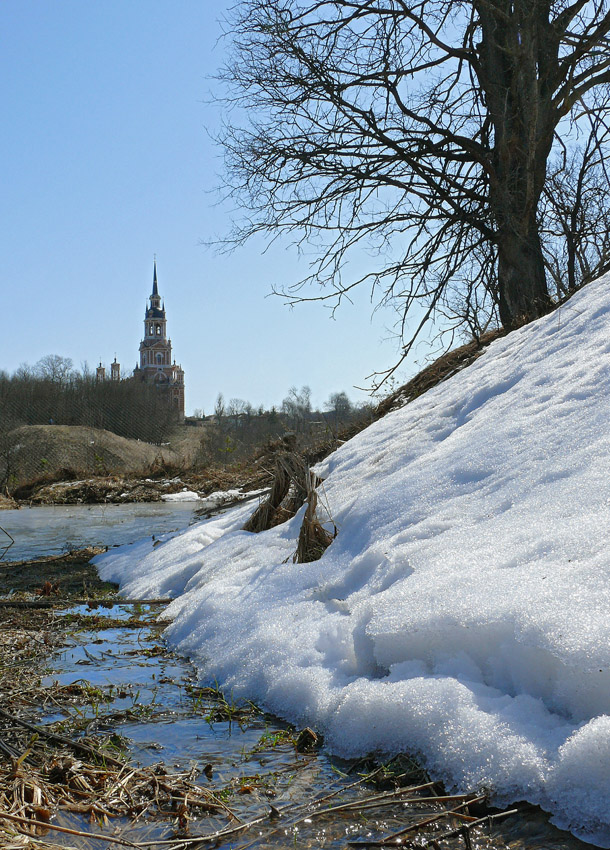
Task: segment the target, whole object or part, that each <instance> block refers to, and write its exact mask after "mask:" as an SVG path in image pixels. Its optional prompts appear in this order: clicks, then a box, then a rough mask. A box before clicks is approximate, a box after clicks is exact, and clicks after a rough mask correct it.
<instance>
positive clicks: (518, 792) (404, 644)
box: [97, 276, 610, 847]
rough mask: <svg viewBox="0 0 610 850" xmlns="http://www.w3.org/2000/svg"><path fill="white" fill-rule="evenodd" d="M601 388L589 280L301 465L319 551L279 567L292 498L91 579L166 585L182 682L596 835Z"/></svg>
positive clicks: (605, 829) (115, 561) (601, 808)
mask: <svg viewBox="0 0 610 850" xmlns="http://www.w3.org/2000/svg"><path fill="white" fill-rule="evenodd" d="M609 389H610V276H606V277H605V278H602V279H600V280H599V281H597V282H596V283H594V284H590V285H589V286H588V287H586V288H585V289H584V290H582V291H581V292H580V293H578V294H577V295H576V296H574V297H573V298H572V299H571V300H570V301H569V302H568V303H567V304H566V305H564V306H563V307H562V308H561V309H559V310H558V311H556V312H555V313H553V314H552V315H550V316H547V317H545V318H543V319H541V320H539V321H538V322H536V323H534V324H531V325H529V326H527V327H525V328H522V329H521V330H519V331H515V332H514V333H512V334H510V335H509V336H508V337H506V338H504V339H501V340H497V341H496V342H494V343H493V344H492V345H491V346H490V347H489V349H488V351H487V352H486V353H485V354H484V355H483V356H482V357H481V358H480V359H479V360H478V361H476V362H475V363H474V364H473V365H472V366H470V367H469V368H467V369H465V370H464V371H463V372H460V373H459V374H457V375H455V376H453V377H452V378H451V379H450V380H448V381H446V382H445V383H443V384H441V385H439V386H437V387H435V388H434V389H433V390H431V391H429V392H428V393H426V394H425V395H424V396H422V397H421V398H419V399H417V400H416V401H414V402H412V403H411V404H409V405H407V406H406V407H405V408H403V409H402V410H399V411H396V412H395V413H392V414H389V415H388V416H386V417H385V418H384V419H382V420H381V421H379V422H377V423H375V424H374V425H372V426H371V427H369V428H368V429H367V430H366V431H364V432H362V433H361V434H360V435H358V436H357V437H355V438H354V439H352V440H350V441H349V442H348V443H346V444H345V445H343V446H342V447H341V448H340V449H339V450H338V451H336V452H335V453H334V454H333V455H331V456H330V457H329V458H328V459H327V460H326V461H325V462H324V463H323V464H321V465H320V466H319V467H318V469H317V472H318V475H320V476H321V477H323V478H324V479H325V481H324V484H323V486H322V488H321V490H320V499H321V502H323V503H324V504H326V505H327V507H328V511H329V512H330V514H331V515H332V520H333V522H334V523H335V524H336V526H337V528H338V535H337V538H336V539H335V540H334V542H333V543H332V545H331V546H330V547H329V548H328V549H327V551H326V552H325V554H324V555H323V557H322V558H321V560H319V561H317V562H315V563H313V564H293V563H292V554H293V552H294V551H295V548H296V540H297V537H298V531H299V526H300V523H301V521H302V514H303V510H302V511H301V512H300V513H299V514H298V515H297V516H296V517H295V518H294V519H293V520H291V521H289V522H287V523H285V524H284V525H282V526H279V527H277V528H275V529H272V530H271V531H269V532H265V533H262V534H258V535H257V534H250V533H247V532H245V531H242V530H240V529H241V527H242V526H243V524H244V522H245V520H246V518H247V516H248V515H249V514H250V513H251V512H252V510H253V506H252V504H246V505H240V506H239V507H238V508H236V509H234V510H233V511H230V512H228V513H227V514H225V515H224V516H221V517H217V518H214V519H212V520H208V521H206V522H202V523H199V524H197V525H195V526H193V527H191V528H189V529H187V530H186V531H184V532H183V533H180V534H178V535H176V536H174V537H173V538H172V539H170V540H168V541H167V542H165V543H163V544H162V545H160V546H158V547H157V548H156V549H154V550H153V551H150V552H148V554H146V553H145V552H144V551H140V549H139V548H138V547H139V545H140V544H138V545H136V546H134V547H127V548H125V547H123V548H122V549H121V548H119V549H118V550H114V551H111V552H109V553H107V554H106V555H102V556H100V557H98V559H97V561H98V564H99V571H100V575H101V576H102V578H104V579H110V580H113V581H119V582H120V583H121V585H122V588H123V591H124V592H125V593H127V594H129V595H133V596H136V597H143V596H147V595H148V596H163V595H166V594H169V595H171V596H173V597H175V599H174V601H173V602H172V603H171V605H170V606H169V608H168V609H167V610H166V611H165V612H164V616H169V617H171V618H172V620H173V622H172V624H171V625H170V626H169V628H168V630H167V633H166V634H167V636H168V638H169V639H170V641H171V642H172V643H173V644H176V645H177V646H178V647H179V648H180V650H181V651H183V652H187V653H188V654H190V655H191V657H193V658H194V659H195V661H196V663H197V664H198V666H199V670H200V673H201V676H202V678H205V679H217V680H218V681H219V683H220V684H221V686H223V687H225V688H228V689H232V690H233V693H234V694H236V695H243V696H247V697H248V698H250V699H254V700H257V701H259V702H260V703H262V704H263V705H264V706H266V707H267V708H268V709H270V710H272V711H274V712H276V713H278V714H281V715H283V716H285V717H287V718H289V719H291V720H293V721H294V722H295V723H297V724H305V723H307V724H311V725H315V726H316V728H318V729H321V730H322V731H323V732H324V734H325V735H326V741H327V743H328V744H329V745H330V746H331V748H332V749H333V750H334V751H335V752H337V753H338V754H340V755H344V756H354V755H358V754H362V753H366V752H370V751H379V752H382V753H393V752H396V751H401V750H402V751H408V752H411V753H418V754H419V755H420V756H421V757H422V758H423V759H424V761H425V763H426V765H427V767H428V768H429V769H430V770H431V771H432V773H433V774H434V775H435V776H437V777H440V778H443V779H444V780H445V781H446V783H447V784H448V786H449V787H451V788H456V789H461V790H472V789H474V788H480V787H486V788H489V789H491V790H492V791H493V793H494V795H495V799H496V800H497V801H498V802H499V803H509V802H511V801H514V800H519V799H527V800H529V801H531V802H533V803H537V804H539V805H541V806H542V807H543V808H545V809H546V810H548V811H550V812H552V813H553V816H554V822H555V823H556V824H557V825H559V826H561V827H564V828H566V829H569V830H571V831H572V832H573V833H574V834H576V835H578V836H579V837H581V838H584V839H585V840H588V841H591V842H593V843H596V844H599V845H600V846H602V847H610V716H609V715H610V640H609V637H610V620H609V614H610V569H609V567H610V546H609V543H608V529H609V525H610V393H609ZM148 545H149V544H148ZM149 548H150V546H149Z"/></svg>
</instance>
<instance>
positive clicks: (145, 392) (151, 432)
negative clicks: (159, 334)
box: [0, 354, 176, 443]
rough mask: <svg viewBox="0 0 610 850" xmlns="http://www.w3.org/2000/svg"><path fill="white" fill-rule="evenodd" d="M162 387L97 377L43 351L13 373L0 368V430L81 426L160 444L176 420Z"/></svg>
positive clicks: (66, 358)
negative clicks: (36, 357) (29, 426)
mask: <svg viewBox="0 0 610 850" xmlns="http://www.w3.org/2000/svg"><path fill="white" fill-rule="evenodd" d="M175 421H176V420H175V414H174V413H173V411H172V409H171V407H170V405H169V403H168V400H167V398H166V395H165V392H164V388H162V387H157V386H152V385H150V384H146V383H143V382H140V381H135V380H131V379H127V380H122V381H112V380H103V381H100V380H97V379H96V377H95V375H94V374H92V373H91V371H90V370H89V369H88V368H87V367H86V366H85V367H84V368H83V370H82V372H79V371H77V370H76V369H74V367H73V364H72V360H71V359H70V358H69V357H60V356H59V355H55V354H53V355H47V356H46V357H43V358H42V359H41V360H39V361H38V363H36V364H35V365H34V366H29V365H27V364H23V365H22V366H20V367H19V368H18V369H17V370H16V371H15V373H14V374H13V375H8V374H7V373H6V372H0V433H4V434H5V433H7V432H9V431H11V430H13V429H15V428H17V427H19V426H20V425H48V424H56V425H85V426H88V427H91V428H104V429H106V430H108V431H112V432H113V433H115V434H118V435H119V436H121V437H129V438H132V439H137V440H143V441H145V442H148V443H161V442H164V441H165V440H166V438H167V437H168V436H169V433H170V431H171V429H172V427H173V426H174V424H175Z"/></svg>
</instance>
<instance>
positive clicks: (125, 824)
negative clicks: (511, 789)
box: [0, 550, 560, 850]
mask: <svg viewBox="0 0 610 850" xmlns="http://www.w3.org/2000/svg"><path fill="white" fill-rule="evenodd" d="M90 552H91V550H83V551H81V552H73V553H70V554H69V555H67V556H65V557H63V558H53V557H48V556H46V557H43V558H39V559H36V560H35V561H30V562H21V563H18V564H16V563H14V564H12V565H9V564H6V565H5V568H11V569H12V570H13V578H14V577H15V576H16V574H17V573H18V574H19V579H20V584H19V586H18V588H17V589H15V590H14V592H13V593H12V594H11V596H10V597H7V596H2V597H0V705H1V706H2V708H0V799H1V800H2V805H1V806H0V810H1V811H0V843H1V844H2V846H3V847H5V848H7V850H8V848H10V850H17V848H19V849H20V850H23V848H31V850H33V848H48V850H51V848H59V847H63V848H73V850H84V849H85V848H90V847H92V846H95V847H97V848H99V850H111V848H116V847H119V846H138V847H147V848H151V847H154V846H155V845H156V844H158V843H162V846H164V847H165V848H167V850H189V848H194V847H198V846H200V845H201V843H202V842H204V844H203V846H211V845H214V846H230V847H240V848H246V847H253V848H254V847H259V848H263V847H264V848H277V850H280V848H284V847H286V846H287V845H290V846H292V845H294V846H299V847H303V848H308V847H310V848H314V847H316V848H317V847H320V846H325V847H345V846H346V842H347V846H350V847H363V848H368V847H370V846H389V845H390V844H391V846H401V845H404V843H405V842H406V841H408V840H410V839H411V838H412V837H414V836H415V835H418V836H419V839H418V840H419V841H420V843H421V846H424V847H425V846H431V845H432V844H433V843H434V842H435V841H438V840H441V839H442V838H443V837H445V839H446V841H447V844H446V845H445V846H447V847H452V846H453V847H455V848H458V847H460V846H463V842H464V840H466V841H467V846H472V847H474V848H483V847H485V848H490V849H491V850H493V848H497V850H502V848H504V847H506V841H505V840H504V833H503V830H504V829H505V826H504V825H503V824H504V822H503V821H502V820H500V819H497V818H496V819H494V812H492V811H491V810H489V809H487V808H486V807H485V799H484V796H483V795H474V794H460V795H447V794H446V793H445V792H444V789H443V788H442V787H441V786H440V785H438V784H437V783H435V782H433V781H431V780H429V779H428V777H426V776H425V775H424V774H423V772H422V771H421V769H420V768H419V767H418V765H417V764H416V763H415V762H413V761H412V760H410V759H408V758H406V757H400V758H397V759H394V760H393V761H392V762H391V763H388V764H380V763H374V762H373V761H371V760H366V759H364V760H358V761H352V762H344V761H337V760H334V759H332V760H331V758H330V756H329V754H327V753H326V752H325V751H323V750H321V749H320V746H319V744H320V741H319V740H317V736H316V735H315V733H314V732H313V731H311V730H301V731H299V730H295V729H294V728H293V727H290V726H288V725H287V724H283V723H281V722H280V721H277V720H276V719H275V718H273V717H270V716H268V715H264V714H263V713H262V712H260V711H259V710H258V709H257V708H256V706H254V705H253V704H252V703H249V702H247V701H244V702H241V703H236V702H234V701H233V700H232V699H230V698H228V697H227V698H225V696H223V695H222V693H220V692H219V691H218V689H216V688H210V687H200V686H199V685H198V681H197V678H196V675H195V671H194V669H193V668H192V666H191V665H190V663H189V662H188V661H187V660H186V659H183V658H180V657H179V656H177V655H175V654H174V653H172V652H170V651H169V650H168V648H167V646H166V644H165V642H164V641H163V639H162V637H161V634H160V629H161V628H162V625H163V623H162V622H159V621H158V616H159V614H161V616H162V612H163V608H162V605H161V604H160V603H159V602H157V603H154V602H148V603H142V602H140V601H131V602H130V601H127V600H124V599H119V598H117V597H116V594H115V590H116V588H115V587H113V586H111V585H109V584H108V583H105V582H101V581H100V580H99V579H98V578H97V576H96V574H95V569H94V567H92V566H91V564H88V562H87V556H88V555H89V554H90ZM51 569H53V570H57V571H58V587H57V588H56V589H54V590H53V591H52V592H50V593H49V594H48V595H46V592H45V590H44V587H45V584H44V582H43V579H44V581H45V582H46V581H47V580H48V578H45V577H48V576H49V575H50V572H49V570H51ZM71 574H73V575H72V578H70V576H71ZM41 582H43V583H42V584H41ZM82 582H84V583H85V584H86V590H87V593H88V596H89V598H88V601H87V603H86V604H83V600H82V598H81V597H82V594H83V584H82ZM2 586H3V587H5V586H6V585H5V584H4V581H3V580H2ZM481 815H482V816H483V817H480V816H481ZM537 829H539V826H537ZM529 831H530V833H531V826H530V827H529ZM490 833H493V836H492V837H490ZM511 846H526V845H525V844H522V843H521V844H519V843H517V844H516V845H515V844H513V845H511ZM531 846H534V845H531ZM556 846H560V845H556Z"/></svg>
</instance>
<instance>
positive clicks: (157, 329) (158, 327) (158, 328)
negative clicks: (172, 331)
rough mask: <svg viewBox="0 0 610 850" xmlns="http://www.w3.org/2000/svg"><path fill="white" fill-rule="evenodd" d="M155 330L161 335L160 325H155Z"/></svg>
mask: <svg viewBox="0 0 610 850" xmlns="http://www.w3.org/2000/svg"><path fill="white" fill-rule="evenodd" d="M156 332H157V336H161V325H157V327H156Z"/></svg>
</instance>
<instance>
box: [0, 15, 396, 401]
mask: <svg viewBox="0 0 610 850" xmlns="http://www.w3.org/2000/svg"><path fill="white" fill-rule="evenodd" d="M231 3H232V0H231V2H229V1H228V2H224V0H218V2H217V0H128V2H126V0H97V2H87V1H86V0H2V2H0V33H1V44H2V50H1V51H0V70H1V79H2V132H1V133H0V169H1V186H2V190H1V192H0V217H1V228H0V291H1V293H2V306H3V311H2V312H3V322H2V326H3V329H2V336H1V342H0V369H5V370H6V371H8V372H13V371H14V370H15V369H16V368H17V367H18V365H19V364H20V363H23V362H27V363H30V364H33V363H35V362H36V361H37V360H38V359H39V358H40V357H42V356H44V355H45V354H60V355H62V356H66V357H71V358H72V359H73V361H74V364H75V366H77V367H79V368H80V367H81V366H82V365H83V364H84V363H85V362H87V363H88V364H89V366H90V367H94V366H95V365H97V362H99V361H100V360H101V361H102V362H104V363H106V364H109V363H110V362H111V360H112V359H113V357H114V356H115V355H116V357H117V359H118V360H119V362H120V363H121V364H122V366H123V371H124V373H125V371H129V372H130V371H131V370H132V369H133V367H134V366H135V364H136V360H137V358H138V345H139V342H140V339H141V337H142V331H143V318H144V309H145V302H146V298H147V297H148V295H149V294H150V291H151V287H152V269H153V255H154V254H156V255H157V266H158V277H159V292H160V294H161V295H162V296H163V297H164V298H165V306H166V310H167V319H168V333H169V336H170V337H171V339H172V344H173V352H174V355H175V357H176V360H177V361H178V362H179V363H181V364H182V366H183V368H184V370H185V373H186V376H185V379H186V388H187V391H186V408H187V413H189V412H191V411H192V410H193V409H194V408H203V409H204V410H205V412H206V413H210V412H212V408H213V404H214V400H215V398H216V396H217V394H218V393H219V392H222V393H223V394H224V396H225V399H227V400H228V399H230V398H234V397H237V398H243V399H247V400H249V401H251V402H252V403H253V404H264V405H265V406H271V405H272V404H279V403H281V400H282V398H283V397H284V396H285V395H286V394H287V391H288V389H289V387H290V386H291V385H296V386H299V387H300V386H301V385H303V384H309V385H310V386H311V388H312V391H313V400H314V403H316V404H323V402H324V401H325V400H326V399H327V398H328V396H329V394H330V393H331V392H333V391H337V390H345V391H346V392H347V393H348V395H350V397H351V398H353V399H362V398H364V397H365V396H364V395H363V394H362V393H358V392H357V391H355V390H354V389H353V386H354V385H362V384H363V383H364V381H365V378H366V376H367V375H368V374H369V373H370V372H372V371H373V370H375V369H381V368H384V367H387V366H388V365H390V364H391V363H392V362H394V360H395V358H396V352H397V347H396V342H395V341H394V340H392V339H391V338H390V334H389V332H388V330H387V328H389V327H390V325H391V323H392V321H393V318H392V315H391V314H390V313H387V312H386V313H385V314H382V313H379V314H377V315H376V316H375V317H374V318H373V319H372V320H371V308H370V304H369V303H368V299H367V293H364V292H363V293H362V295H361V297H360V298H359V300H358V302H357V303H356V304H354V305H353V306H350V305H346V306H345V307H343V308H342V309H341V310H340V312H339V314H338V316H337V318H336V320H334V321H333V320H332V319H330V318H329V314H328V310H326V309H325V308H324V307H323V306H321V305H303V306H301V307H298V308H295V309H290V308H289V307H287V306H286V305H285V304H284V303H282V301H281V300H280V299H279V298H278V297H274V296H270V295H269V294H270V291H271V287H272V286H273V285H274V284H275V285H282V284H289V283H291V282H294V281H295V280H298V279H299V278H300V277H303V276H304V274H305V273H306V268H305V265H304V264H303V265H300V264H299V262H298V258H297V257H296V254H295V253H294V252H293V251H289V250H286V249H285V248H275V249H273V250H271V251H270V252H268V253H267V254H262V252H261V249H262V247H264V246H263V245H262V244H251V245H248V246H246V247H244V248H242V249H239V250H237V251H235V252H234V253H233V254H231V255H229V256H226V255H219V254H218V253H216V252H215V251H213V250H210V249H208V248H206V247H204V246H203V244H202V243H203V242H205V241H206V240H209V239H210V238H213V237H214V236H218V235H223V234H226V232H227V231H228V228H229V224H230V218H229V211H228V210H227V209H226V208H225V207H224V206H222V205H221V206H218V204H217V199H216V196H215V195H214V194H213V191H212V190H213V188H214V187H215V186H216V185H217V184H218V174H219V172H220V171H221V169H222V160H221V152H220V150H219V149H218V148H217V147H216V146H215V144H214V143H213V142H212V141H211V139H210V136H209V132H210V131H212V132H213V130H214V128H215V127H217V126H218V122H219V120H220V117H221V116H220V112H219V109H218V107H216V106H213V105H210V102H209V93H210V90H213V89H214V86H215V83H214V81H213V80H212V79H211V77H212V76H213V74H214V73H215V71H216V70H217V68H218V67H219V66H220V65H221V64H222V61H223V58H224V49H225V45H224V44H223V42H222V41H221V42H220V43H219V41H218V39H219V36H220V33H221V27H220V24H219V18H221V17H222V15H223V13H224V11H225V10H226V8H228V7H229V6H230V5H231Z"/></svg>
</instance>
